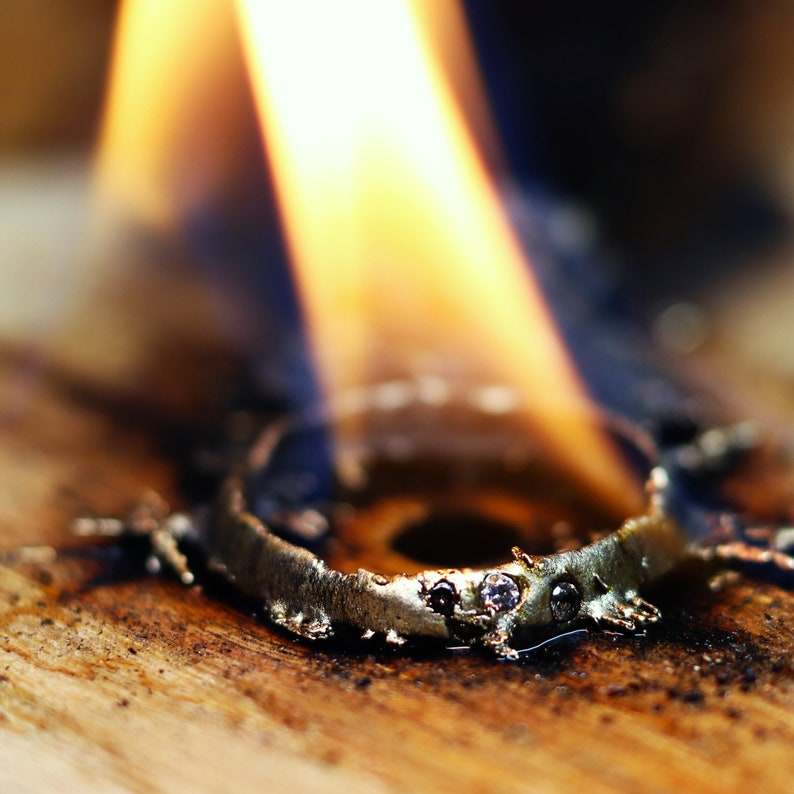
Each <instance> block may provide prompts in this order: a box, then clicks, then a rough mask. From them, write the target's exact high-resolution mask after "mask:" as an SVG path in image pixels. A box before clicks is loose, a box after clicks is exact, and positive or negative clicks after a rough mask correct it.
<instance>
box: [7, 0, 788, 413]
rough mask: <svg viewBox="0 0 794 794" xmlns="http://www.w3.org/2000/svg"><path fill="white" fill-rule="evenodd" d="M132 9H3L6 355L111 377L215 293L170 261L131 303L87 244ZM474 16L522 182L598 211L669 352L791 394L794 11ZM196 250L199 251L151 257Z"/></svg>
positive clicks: (625, 282)
mask: <svg viewBox="0 0 794 794" xmlns="http://www.w3.org/2000/svg"><path fill="white" fill-rule="evenodd" d="M117 11H118V7H117V4H116V3H113V2H110V1H109V0H71V1H70V2H69V3H67V4H65V3H56V2H51V1H50V2H48V1H47V0H31V2H26V3H4V4H2V5H0V75H2V89H1V90H0V256H2V267H0V342H1V343H2V344H3V345H4V346H8V345H11V346H19V345H22V346H26V345H30V344H31V343H32V344H34V345H39V343H41V342H42V341H44V342H45V344H44V345H43V347H44V348H45V349H54V350H56V351H57V353H56V355H57V356H59V357H61V358H62V359H63V360H66V361H69V362H70V365H71V366H75V367H77V368H78V369H80V368H81V367H82V368H83V369H84V370H86V371H93V372H97V371H98V372H101V373H102V377H105V378H110V379H111V380H112V379H113V378H114V377H116V376H117V375H118V376H119V377H121V375H120V373H122V372H127V373H128V372H130V371H135V366H131V364H130V362H131V361H134V360H136V356H138V357H139V358H141V356H143V354H142V353H141V350H142V349H144V348H145V347H146V345H147V344H151V343H152V340H153V339H157V340H158V342H157V343H158V344H162V343H163V339H164V338H167V339H170V340H171V343H173V344H174V345H176V344H177V341H178V339H179V338H180V336H193V335H195V334H198V335H201V334H202V333H204V332H205V331H206V329H203V330H202V329H198V330H195V329H194V330H191V326H190V323H191V322H192V321H193V320H192V319H191V318H195V316H196V314H195V313H194V312H198V313H199V314H200V313H201V312H202V311H206V308H207V307H206V301H207V296H206V285H199V284H192V282H190V280H187V281H185V279H184V274H182V275H179V276H178V280H179V287H178V289H179V295H180V300H179V301H178V302H177V303H178V304H179V305H178V306H175V303H174V301H173V300H172V299H171V298H172V297H173V295H172V293H170V292H169V289H170V288H169V287H163V288H162V289H160V288H158V287H152V283H153V282H152V279H155V280H157V279H165V280H166V281H168V283H169V284H171V281H169V279H171V278H172V276H171V275H168V274H164V272H163V270H162V269H155V268H152V267H148V269H147V270H146V278H145V279H144V280H139V281H137V282H135V284H134V285H133V286H130V282H125V287H124V294H123V300H122V301H121V303H119V301H118V295H117V296H116V298H115V299H114V300H110V298H108V293H106V292H104V291H103V290H105V287H102V286H101V284H103V283H104V281H103V279H104V278H105V276H106V275H107V273H108V272H109V270H113V271H116V270H117V269H118V268H119V267H120V261H119V258H118V257H116V258H113V261H112V262H109V261H107V259H108V257H107V256H104V257H96V256H95V255H94V256H92V255H90V254H88V253H86V252H85V251H83V249H82V248H81V245H82V243H81V241H80V233H81V232H80V229H81V227H80V223H81V218H82V217H84V216H83V214H81V213H84V211H85V202H86V201H87V200H88V199H87V196H88V188H89V162H90V158H91V153H92V151H93V147H94V145H95V142H96V139H97V133H98V129H99V125H100V117H101V109H102V99H103V95H104V90H105V83H106V79H107V73H108V64H109V58H110V52H111V45H112V34H113V25H114V19H115V16H116V13H117ZM467 13H468V15H469V19H470V21H471V27H472V31H473V35H474V39H475V43H476V46H477V50H478V53H479V55H480V59H481V63H482V67H483V71H484V76H485V82H486V85H487V89H488V94H489V96H490V98H491V101H492V103H493V109H494V112H495V116H496V119H497V122H498V125H499V128H500V135H501V139H502V142H503V146H504V150H505V153H506V159H507V162H508V170H509V171H510V173H511V175H512V176H514V177H517V178H518V179H519V180H520V182H521V183H522V184H527V185H528V184H532V185H538V184H540V185H542V186H543V187H544V189H548V190H549V191H552V192H554V193H556V194H559V195H562V196H565V197H566V198H567V199H570V200H573V201H574V202H576V203H577V204H578V205H580V206H582V207H584V208H585V209H586V210H587V212H588V213H590V214H591V215H592V217H593V218H594V219H595V222H596V225H597V229H598V237H599V249H600V250H601V251H605V252H607V254H608V260H609V263H610V266H611V267H612V269H613V272H614V274H615V277H616V278H617V279H618V280H619V281H620V283H621V285H622V289H623V290H624V292H625V294H626V295H628V296H629V302H630V304H631V305H632V306H634V307H635V309H636V314H637V316H638V317H639V318H640V319H641V321H642V322H644V323H645V324H646V326H647V327H648V328H649V330H650V331H651V333H653V334H654V335H655V336H656V338H657V341H659V342H660V344H662V345H663V346H665V347H668V348H670V349H672V350H673V351H675V352H677V353H681V354H684V355H698V356H700V359H699V361H700V362H705V365H708V362H709V361H710V360H713V361H720V362H723V366H722V369H723V371H725V372H727V375H728V377H729V378H730V377H731V367H730V366H728V367H725V366H724V362H725V361H726V360H729V361H734V362H735V363H736V372H737V373H739V374H740V377H741V378H742V380H743V381H749V383H748V387H749V389H750V391H752V390H754V389H762V388H763V383H764V382H766V379H767V378H769V377H773V378H774V381H775V387H774V389H773V390H772V391H774V392H775V394H777V395H780V394H781V391H780V388H779V387H780V383H781V379H782V382H784V383H786V384H788V383H789V382H790V380H791V378H792V377H794V345H792V344H791V343H790V337H791V332H792V330H794V319H792V317H794V267H792V266H791V265H792V259H791V256H792V249H791V244H790V236H791V234H790V231H791V216H792V212H794V146H792V141H794V48H792V47H791V36H790V32H791V30H792V29H794V6H792V5H791V4H790V3H788V2H784V0H769V2H765V3H762V4H761V3H750V2H747V0H726V2H722V3H718V4H717V3H712V2H705V0H696V1H695V2H693V1H692V0H688V1H687V2H684V0H666V1H665V2H649V3H640V4H638V3H633V2H628V0H613V1H612V2H605V3H599V4H597V6H595V5H593V4H591V3H588V2H584V1H582V2H576V1H574V2H566V3H562V4H550V3H535V2H529V3H528V2H509V0H493V1H492V2H490V3H488V4H484V3H477V2H469V3H467ZM251 121H252V117H251ZM254 137H255V136H252V141H253V138H254ZM242 151H243V152H245V151H246V149H245V147H242ZM252 156H253V155H252ZM256 165H257V168H260V167H261V162H258V163H257V164H256ZM180 256H182V254H180V253H179V245H178V243H177V244H175V245H174V246H171V247H169V248H168V251H167V252H164V251H163V250H160V249H157V246H156V245H153V247H152V248H150V249H148V250H147V251H146V252H145V255H144V256H142V257H141V255H140V251H137V252H136V253H135V258H136V259H142V260H146V261H149V262H152V261H160V262H162V261H165V260H167V261H169V262H172V263H173V262H176V261H178V260H179V259H180ZM121 258H122V259H123V258H124V257H123V256H122V257H121ZM103 259H104V261H102V260H103ZM144 267H146V265H144ZM156 283H158V284H159V283H160V282H159V281H156ZM163 283H165V282H163ZM136 285H137V286H136ZM136 301H138V302H139V304H140V305H143V306H146V307H147V316H148V315H152V316H156V317H157V319H156V320H153V321H151V322H148V321H147V323H138V326H139V327H138V328H137V331H136V334H135V335H133V336H134V337H135V340H136V341H134V342H133V341H131V339H130V334H129V333H128V329H129V324H128V323H129V317H127V319H126V320H125V321H124V322H125V323H127V325H125V326H124V327H125V328H126V329H127V330H126V331H120V330H119V323H120V322H121V321H120V319H119V318H120V317H122V316H123V315H124V312H125V310H124V309H123V307H124V306H126V307H129V306H130V305H135V302H136ZM190 306H192V307H193V308H189V307H190ZM196 307H198V308H196ZM183 314H184V316H182V315H183ZM88 318H90V323H88V322H87V319H88ZM163 323H164V324H165V325H166V326H167V328H168V329H169V330H168V333H167V334H166V335H165V337H164V336H163V333H162V327H161V326H162V324H163ZM133 324H134V323H133ZM144 325H145V326H146V327H145V328H144V327H143V326H144ZM150 326H151V327H150ZM154 326H157V328H155V327H154ZM89 329H90V330H89ZM114 329H115V330H114ZM180 329H181V330H180ZM142 339H143V340H144V342H143V343H142V342H141V340H142ZM748 373H756V374H757V375H758V378H755V377H753V376H751V375H748ZM773 399H774V400H782V401H783V403H785V404H787V403H788V398H787V393H786V392H785V390H784V392H783V397H782V398H781V397H774V398H773ZM781 404H782V403H781Z"/></svg>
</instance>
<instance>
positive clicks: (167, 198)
mask: <svg viewBox="0 0 794 794" xmlns="http://www.w3.org/2000/svg"><path fill="white" fill-rule="evenodd" d="M247 82H248V83H250V85H251V87H252V89H253V95H254V102H255V105H256V109H257V112H258V116H259V119H260V126H261V130H262V134H263V139H264V146H265V148H266V151H267V154H268V158H269V162H270V165H271V170H272V176H273V181H274V183H275V186H276V189H277V193H278V196H279V202H280V212H281V216H282V222H283V227H284V231H285V237H286V240H287V244H288V248H289V252H290V256H291V259H292V263H293V265H294V268H295V271H296V274H297V275H296V278H297V281H298V284H299V288H300V292H301V297H302V300H303V306H304V309H305V315H306V317H307V323H308V326H309V332H310V335H311V339H312V343H313V352H314V356H315V360H316V365H317V368H318V372H319V377H320V380H321V382H322V385H323V388H324V390H325V393H326V394H327V395H328V396H334V395H339V394H341V393H344V392H345V391H346V390H348V389H351V388H355V387H359V386H361V385H366V384H368V383H374V382H382V381H384V380H390V379H394V378H413V377H416V376H420V375H432V376H434V377H435V376H440V377H443V378H448V379H449V380H450V381H451V382H456V383H478V384H483V385H485V386H488V385H489V384H506V385H508V386H510V387H511V389H512V393H514V394H515V395H516V396H517V401H518V403H519V406H518V407H519V408H520V409H521V411H522V412H523V413H524V414H525V415H526V417H527V418H528V421H529V422H530V423H531V425H532V428H533V432H534V433H535V434H536V435H537V436H538V437H540V438H541V439H542V440H543V441H544V442H545V444H546V446H547V448H548V449H549V454H550V455H552V456H554V457H555V458H556V459H557V460H558V461H560V462H563V463H564V465H565V466H566V467H567V470H569V471H570V472H571V473H572V474H573V475H574V476H576V477H577V478H578V479H579V480H580V481H581V482H583V483H585V484H586V485H587V486H588V487H590V488H591V489H592V490H593V491H594V492H595V493H598V494H600V495H601V497H602V498H603V500H604V502H605V503H606V504H609V505H611V506H613V507H615V508H616V509H619V510H621V511H623V512H634V511H635V510H637V509H639V508H640V507H641V501H642V499H641V493H640V489H639V488H638V487H637V484H636V482H635V481H634V479H633V478H632V477H631V476H630V475H629V474H628V472H626V471H625V470H624V468H623V467H622V465H621V463H620V461H619V460H618V457H617V455H616V454H615V453H614V450H613V449H612V448H611V446H610V444H609V442H608V441H607V439H606V437H605V436H604V434H603V433H602V432H601V430H600V429H599V428H598V417H597V415H596V411H595V409H594V407H593V406H592V404H591V402H590V401H589V399H588V398H587V396H586V394H585V392H584V390H583V388H582V386H581V384H580V383H579V380H578V377H577V374H576V372H575V371H574V369H573V367H572V364H571V362H570V360H569V358H568V356H567V354H566V351H565V350H564V347H563V345H562V343H561V341H560V338H559V336H558V334H557V332H556V329H555V327H554V322H553V319H552V317H551V316H550V314H549V311H548V309H547V307H546V306H545V304H544V301H543V298H542V296H541V294H540V291H539V289H538V287H537V285H536V283H535V281H534V279H533V277H532V273H531V269H530V266H529V263H528V261H527V258H526V255H525V252H524V251H523V249H522V246H521V245H520V243H519V242H518V240H517V238H516V236H515V234H514V232H513V230H512V229H511V226H510V224H509V222H508V220H507V218H506V215H505V213H504V209H503V207H502V204H501V201H500V197H499V194H498V192H497V189H496V186H495V184H494V181H493V179H492V177H491V175H490V171H489V168H488V167H487V165H486V163H488V164H490V165H491V166H493V164H494V163H497V162H498V161H499V156H498V146H497V145H496V143H495V141H496V136H495V134H494V132H493V128H492V125H491V122H490V118H489V114H488V112H487V102H486V99H485V95H484V92H483V90H482V87H481V84H480V81H479V76H478V71H477V67H476V60H475V58H474V57H473V53H472V50H471V45H470V42H469V40H468V38H467V30H466V24H465V19H464V16H463V14H462V12H461V9H460V7H459V5H458V4H457V2H456V1H455V0H433V1H432V2H428V0H375V1H373V0H336V2H322V0H288V1H285V2H278V1H277V0H273V1H272V2H271V1H270V0H238V2H236V3H234V2H233V1H232V0H195V2H193V3H191V4H190V8H189V10H186V7H185V5H184V4H182V3H178V2H167V0H126V2H124V3H123V4H122V7H121V12H120V17H119V24H118V29H117V38H116V42H115V47H114V58H113V63H112V68H111V76H110V85H109V98H108V103H107V106H106V112H105V117H104V120H103V125H102V129H101V140H100V144H101V145H100V152H99V157H98V163H97V165H98V168H97V174H98V184H99V188H100V191H99V192H100V193H101V198H102V200H104V201H106V202H107V200H108V198H110V202H111V203H115V204H120V205H121V206H122V209H126V210H128V211H130V210H131V212H132V213H133V214H135V215H136V216H137V217H139V218H142V219H143V220H145V221H147V222H149V223H154V224H157V225H161V226H162V225H165V226H168V227H170V228H173V227H174V224H175V222H176V221H177V220H178V219H179V216H180V215H181V214H183V213H185V212H187V211H189V210H188V208H189V207H190V206H191V204H192V203H195V202H197V201H201V200H202V198H203V199H205V200H206V197H207V196H208V195H210V194H211V193H212V191H213V190H215V192H216V193H217V192H218V185H219V184H222V183H223V182H224V180H228V179H230V178H233V176H234V175H235V174H239V173H240V168H241V165H240V163H239V162H237V161H236V159H235V158H239V157H240V155H239V154H238V151H239V150H240V147H237V146H235V141H236V138H235V136H236V135H239V131H240V129H241V128H242V127H244V124H245V121H246V118H247V117H246V113H248V112H249V106H248V104H247V102H246V100H245V99H244V98H243V93H244V92H245V91H247V90H248V87H247ZM464 88H465V90H463V89H464ZM246 96H247V95H246ZM243 167H244V166H243ZM493 393H494V394H501V395H502V396H504V394H505V392H504V391H502V392H499V391H498V390H497V391H493Z"/></svg>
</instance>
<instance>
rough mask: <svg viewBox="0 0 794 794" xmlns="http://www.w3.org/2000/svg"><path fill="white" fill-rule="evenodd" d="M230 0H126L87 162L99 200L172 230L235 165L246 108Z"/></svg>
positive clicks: (120, 9) (241, 65) (118, 24)
mask: <svg viewBox="0 0 794 794" xmlns="http://www.w3.org/2000/svg"><path fill="white" fill-rule="evenodd" d="M244 85H245V73H244V65H243V63H242V59H241V57H240V45H239V40H238V33H237V26H236V19H235V14H234V6H233V5H232V4H231V3H230V2H224V1H223V0H193V2H191V3H190V8H189V9H187V8H186V6H184V5H183V4H182V3H178V2H176V3H175V2H168V0H125V2H124V3H122V4H121V6H120V8H119V16H118V19H117V23H116V34H115V41H114V46H113V59H112V63H111V68H110V79H109V85H108V92H107V93H108V98H107V102H106V104H105V109H104V116H103V119H102V127H101V130H100V141H99V151H98V157H97V162H96V167H95V172H96V174H95V182H96V193H97V198H98V199H99V200H101V202H104V205H105V206H107V205H108V204H110V205H114V204H115V205H119V206H118V207H114V208H117V209H121V210H122V211H123V212H126V213H127V214H132V215H133V216H134V217H136V218H138V219H139V220H141V221H143V222H146V223H148V224H151V225H158V226H166V227H169V228H173V226H174V224H175V223H176V221H177V220H178V219H179V217H180V215H181V214H182V213H183V212H184V210H185V207H186V206H188V205H189V204H190V202H191V201H192V200H197V199H200V198H204V197H206V196H207V195H208V193H209V192H210V191H211V190H213V189H215V190H217V188H218V185H219V184H220V183H221V182H222V181H223V180H224V179H225V178H228V175H229V174H230V173H232V172H234V158H235V156H236V154H237V151H238V147H237V146H235V134H236V132H237V130H238V129H239V126H240V114H241V112H242V110H243V109H244V108H245V107H246V104H245V101H241V98H242V97H243V96H244V93H243V91H241V90H239V88H238V90H237V93H235V87H239V86H244Z"/></svg>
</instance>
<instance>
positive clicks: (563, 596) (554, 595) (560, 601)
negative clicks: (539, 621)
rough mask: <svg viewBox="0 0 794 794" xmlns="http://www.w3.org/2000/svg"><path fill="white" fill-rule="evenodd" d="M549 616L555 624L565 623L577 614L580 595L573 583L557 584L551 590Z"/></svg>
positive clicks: (580, 600) (580, 599)
mask: <svg viewBox="0 0 794 794" xmlns="http://www.w3.org/2000/svg"><path fill="white" fill-rule="evenodd" d="M550 605H551V616H552V618H554V620H555V622H556V623H567V622H568V621H569V620H573V618H575V617H576V615H577V614H578V613H579V607H580V606H581V605H582V595H581V593H580V592H579V588H578V587H577V586H576V585H575V584H574V583H573V582H557V584H555V585H554V587H553V588H552V590H551V598H550Z"/></svg>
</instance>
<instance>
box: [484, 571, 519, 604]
mask: <svg viewBox="0 0 794 794" xmlns="http://www.w3.org/2000/svg"><path fill="white" fill-rule="evenodd" d="M480 595H482V600H483V603H484V604H485V607H486V609H490V610H492V611H493V612H504V611H505V610H507V609H512V608H513V607H514V606H515V605H516V604H517V603H518V601H519V599H520V598H521V591H520V590H519V589H518V585H517V584H516V583H515V580H514V579H511V578H510V577H509V576H508V575H507V574H504V573H489V574H488V576H486V577H485V579H483V581H482V587H481V589H480Z"/></svg>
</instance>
